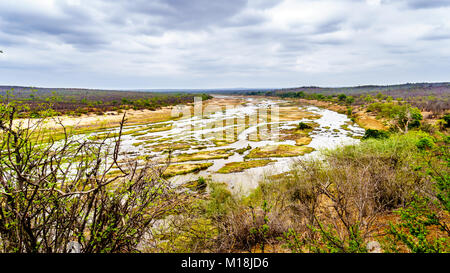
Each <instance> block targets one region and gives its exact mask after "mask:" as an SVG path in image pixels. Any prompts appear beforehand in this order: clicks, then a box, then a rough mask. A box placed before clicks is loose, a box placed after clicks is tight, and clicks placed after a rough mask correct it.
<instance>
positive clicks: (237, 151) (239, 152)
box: [236, 144, 252, 155]
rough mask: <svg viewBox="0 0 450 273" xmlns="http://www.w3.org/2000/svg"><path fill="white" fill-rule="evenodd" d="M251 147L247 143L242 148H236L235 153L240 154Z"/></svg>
mask: <svg viewBox="0 0 450 273" xmlns="http://www.w3.org/2000/svg"><path fill="white" fill-rule="evenodd" d="M251 149H252V146H250V144H248V145H247V147H244V148H241V149H236V153H238V154H240V155H241V154H243V153H245V152H246V151H248V150H251Z"/></svg>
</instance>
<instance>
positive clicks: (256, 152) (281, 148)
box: [245, 145, 314, 158]
mask: <svg viewBox="0 0 450 273" xmlns="http://www.w3.org/2000/svg"><path fill="white" fill-rule="evenodd" d="M312 151H314V148H311V147H306V146H292V145H268V146H264V147H259V148H255V149H253V150H251V151H250V153H249V154H248V155H247V156H246V157H245V158H268V157H291V156H301V155H304V154H307V153H310V152H312Z"/></svg>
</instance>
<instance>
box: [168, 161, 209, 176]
mask: <svg viewBox="0 0 450 273" xmlns="http://www.w3.org/2000/svg"><path fill="white" fill-rule="evenodd" d="M212 165H213V163H199V164H174V165H170V166H169V167H168V168H167V169H166V170H165V171H164V173H163V177H164V178H169V177H173V176H176V175H182V174H188V173H193V172H199V171H201V170H205V169H208V168H209V167H211V166H212Z"/></svg>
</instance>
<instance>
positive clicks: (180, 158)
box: [172, 149, 234, 162]
mask: <svg viewBox="0 0 450 273" xmlns="http://www.w3.org/2000/svg"><path fill="white" fill-rule="evenodd" d="M233 154H234V151H231V149H222V150H213V151H201V152H196V153H192V154H186V153H185V154H180V155H177V156H176V157H174V158H173V159H172V162H186V161H199V160H209V159H223V158H228V157H230V156H232V155H233Z"/></svg>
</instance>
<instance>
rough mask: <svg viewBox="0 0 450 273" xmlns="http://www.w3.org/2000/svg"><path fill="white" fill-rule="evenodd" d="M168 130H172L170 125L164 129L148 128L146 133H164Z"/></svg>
mask: <svg viewBox="0 0 450 273" xmlns="http://www.w3.org/2000/svg"><path fill="white" fill-rule="evenodd" d="M169 130H172V125H171V126H166V127H156V128H150V129H148V130H147V133H157V132H164V131H169Z"/></svg>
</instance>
